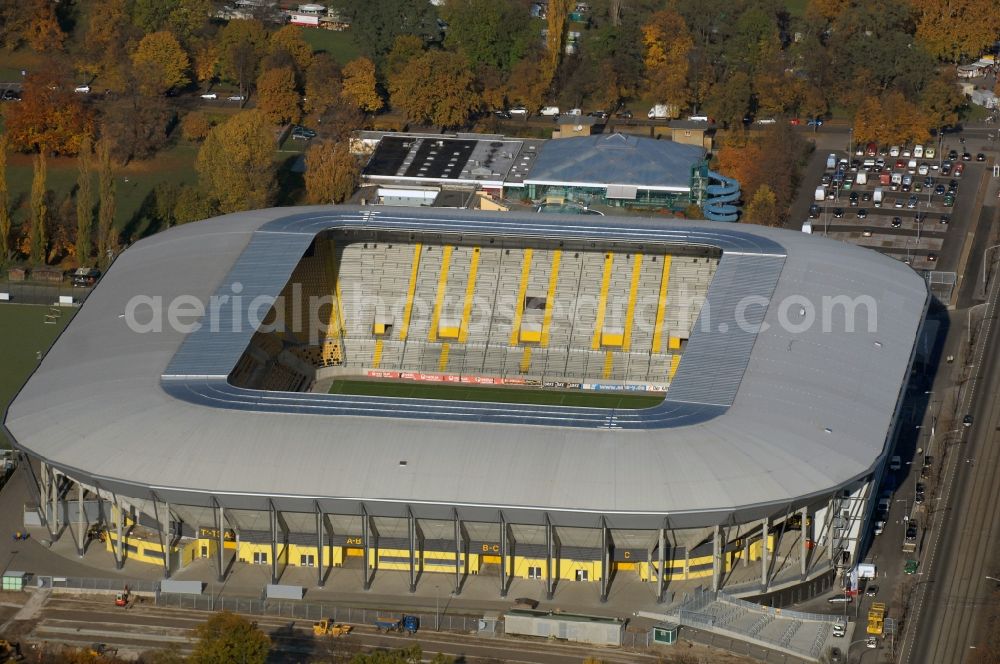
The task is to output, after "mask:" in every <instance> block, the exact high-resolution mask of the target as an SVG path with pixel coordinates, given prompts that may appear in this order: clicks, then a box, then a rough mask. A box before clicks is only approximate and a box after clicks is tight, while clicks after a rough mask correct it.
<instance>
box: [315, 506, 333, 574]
mask: <svg viewBox="0 0 1000 664" xmlns="http://www.w3.org/2000/svg"><path fill="white" fill-rule="evenodd" d="M324 539H325V538H324V537H323V508H321V507H320V506H319V501H318V500H317V501H316V571H317V576H316V585H317V586H319V587H320V588H322V587H323V585H324V581H323V554H325V553H326V546H325V545H324ZM331 563H332V561H331Z"/></svg>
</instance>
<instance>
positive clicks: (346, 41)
mask: <svg viewBox="0 0 1000 664" xmlns="http://www.w3.org/2000/svg"><path fill="white" fill-rule="evenodd" d="M301 34H302V38H303V39H304V40H305V41H306V43H307V44H309V45H310V46H312V49H313V51H325V52H327V53H329V54H330V55H332V56H333V59H334V60H336V61H337V62H339V63H340V64H344V63H345V62H350V61H351V60H353V59H354V58H356V57H358V56H359V55H361V49H360V48H358V45H357V44H355V43H354V36H353V35H352V34H351V31H350V30H344V31H343V32H337V31H336V30H323V29H322V28H302V29H301Z"/></svg>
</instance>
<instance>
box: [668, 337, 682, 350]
mask: <svg viewBox="0 0 1000 664" xmlns="http://www.w3.org/2000/svg"><path fill="white" fill-rule="evenodd" d="M668 348H669V349H670V350H680V348H681V338H680V337H670V343H669V345H668Z"/></svg>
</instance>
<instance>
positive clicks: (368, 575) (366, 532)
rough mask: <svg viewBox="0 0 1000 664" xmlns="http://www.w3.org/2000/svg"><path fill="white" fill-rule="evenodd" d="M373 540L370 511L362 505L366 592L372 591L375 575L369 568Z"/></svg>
mask: <svg viewBox="0 0 1000 664" xmlns="http://www.w3.org/2000/svg"><path fill="white" fill-rule="evenodd" d="M371 538H372V525H371V521H370V520H369V516H368V510H366V509H365V506H364V505H362V506H361V539H362V540H364V547H365V564H364V570H365V582H364V589H365V590H371V587H372V575H373V573H372V572H371V571H370V570H369V568H368V565H369V564H371V563H370V562H369V561H370V560H371V550H372V547H371ZM373 567H374V565H373Z"/></svg>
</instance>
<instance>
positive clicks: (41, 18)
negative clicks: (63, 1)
mask: <svg viewBox="0 0 1000 664" xmlns="http://www.w3.org/2000/svg"><path fill="white" fill-rule="evenodd" d="M32 4H33V5H34V11H33V15H32V17H31V22H30V23H28V25H27V27H26V29H25V38H26V39H27V41H28V44H29V45H30V46H31V48H33V49H34V50H35V51H38V52H39V53H47V52H50V51H58V50H60V49H62V45H63V41H64V40H65V39H66V35H65V33H63V31H62V28H60V27H59V19H58V18H57V17H56V5H55V4H53V3H51V2H35V3H32Z"/></svg>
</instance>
